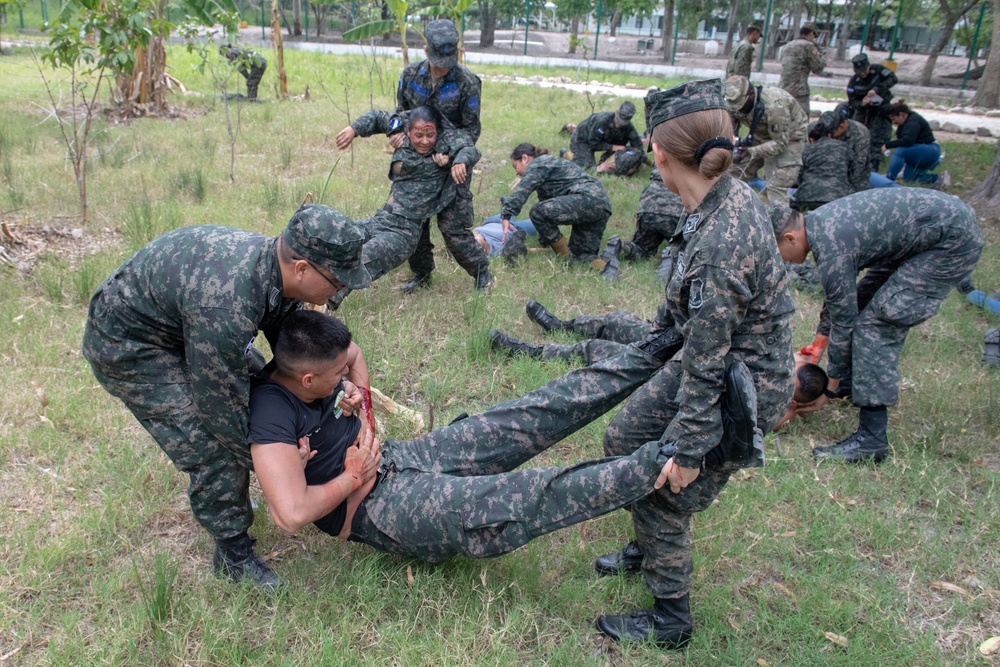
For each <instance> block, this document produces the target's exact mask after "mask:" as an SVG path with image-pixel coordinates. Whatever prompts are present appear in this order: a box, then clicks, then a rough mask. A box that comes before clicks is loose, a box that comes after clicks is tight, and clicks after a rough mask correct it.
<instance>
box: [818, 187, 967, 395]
mask: <svg viewBox="0 0 1000 667" xmlns="http://www.w3.org/2000/svg"><path fill="white" fill-rule="evenodd" d="M805 224H806V238H807V240H808V242H809V245H810V247H811V248H812V254H813V257H815V258H816V264H817V265H818V266H819V273H820V281H821V283H822V285H823V291H824V293H825V296H826V303H825V307H826V311H827V315H828V317H829V319H830V333H829V335H830V343H829V346H828V348H827V354H828V355H829V365H828V367H827V372H828V373H829V374H830V377H834V378H844V377H846V376H848V375H852V368H853V382H854V392H853V401H854V404H855V405H858V406H890V405H895V404H896V402H897V401H898V398H899V356H900V353H901V351H902V348H903V343H904V342H905V340H906V334H907V332H908V331H909V330H910V328H911V327H914V326H916V325H918V324H920V323H921V322H924V321H926V320H928V319H930V318H931V317H933V316H934V314H935V313H937V311H938V308H939V306H940V305H941V301H942V300H943V299H944V298H945V297H946V296H947V295H948V292H949V291H950V290H951V288H952V287H953V286H955V285H957V284H958V282H959V281H960V280H962V278H964V277H966V276H967V275H969V273H970V272H971V271H972V269H973V268H974V267H975V265H976V262H977V261H978V259H979V254H980V252H981V251H982V248H983V243H984V241H983V235H982V233H981V232H980V230H979V225H978V224H977V223H976V216H975V212H974V211H973V210H972V209H971V208H969V206H967V205H966V204H965V203H963V202H962V201H961V200H960V199H958V198H956V197H952V196H950V195H946V194H944V193H941V192H935V191H933V190H925V189H919V188H885V189H880V190H873V191H871V192H864V193H858V194H854V195H850V196H848V197H844V198H843V199H838V200H837V201H834V202H831V203H829V204H827V205H826V206H823V207H821V208H818V209H816V210H815V211H812V212H810V213H808V214H806V222H805ZM866 268H868V269H869V273H868V274H866V276H865V278H864V279H863V281H862V282H861V283H856V281H857V276H858V272H859V271H861V270H863V269H866ZM863 300H864V301H865V302H864V303H862V301H863ZM852 362H853V363H852Z"/></svg>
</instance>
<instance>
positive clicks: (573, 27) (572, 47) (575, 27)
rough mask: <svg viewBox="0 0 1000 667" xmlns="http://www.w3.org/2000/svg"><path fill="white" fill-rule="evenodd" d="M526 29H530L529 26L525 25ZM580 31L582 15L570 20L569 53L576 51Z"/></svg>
mask: <svg viewBox="0 0 1000 667" xmlns="http://www.w3.org/2000/svg"><path fill="white" fill-rule="evenodd" d="M524 29H525V30H527V29H528V27H527V26H525V27H524ZM579 32H580V17H579V16H574V17H573V20H572V21H570V22H569V55H573V54H575V53H576V40H577V39H579V37H578V36H577V35H578V34H579Z"/></svg>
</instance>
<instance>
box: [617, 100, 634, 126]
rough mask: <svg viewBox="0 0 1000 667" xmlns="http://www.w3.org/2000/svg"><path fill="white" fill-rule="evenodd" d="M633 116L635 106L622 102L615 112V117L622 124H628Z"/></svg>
mask: <svg viewBox="0 0 1000 667" xmlns="http://www.w3.org/2000/svg"><path fill="white" fill-rule="evenodd" d="M634 115H635V105H634V104H632V103H631V102H622V105H621V106H620V107H618V111H616V112H615V116H617V117H618V119H619V120H621V121H623V122H626V123H627V122H628V121H630V120H632V116H634Z"/></svg>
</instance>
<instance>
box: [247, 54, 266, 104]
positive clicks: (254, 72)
mask: <svg viewBox="0 0 1000 667" xmlns="http://www.w3.org/2000/svg"><path fill="white" fill-rule="evenodd" d="M266 69H267V63H266V62H265V63H264V64H263V65H256V64H255V65H251V66H250V69H249V70H248V69H247V68H246V67H241V68H240V74H242V75H243V76H244V77H245V78H246V80H247V99H248V100H255V99H257V87H258V86H259V85H260V80H261V79H262V78H264V70H266Z"/></svg>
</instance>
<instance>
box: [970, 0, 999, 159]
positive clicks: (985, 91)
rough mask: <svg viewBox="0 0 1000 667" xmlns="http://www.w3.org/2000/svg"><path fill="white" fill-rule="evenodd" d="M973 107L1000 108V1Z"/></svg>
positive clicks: (995, 3) (994, 15)
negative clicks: (988, 51) (988, 52)
mask: <svg viewBox="0 0 1000 667" xmlns="http://www.w3.org/2000/svg"><path fill="white" fill-rule="evenodd" d="M972 106H974V107H986V108H987V109H996V108H997V107H1000V0H993V40H992V41H991V42H990V54H989V56H987V58H986V69H985V70H984V71H983V78H982V80H981V81H980V82H979V89H978V90H977V91H976V96H975V97H974V98H972ZM994 169H996V167H994Z"/></svg>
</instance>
